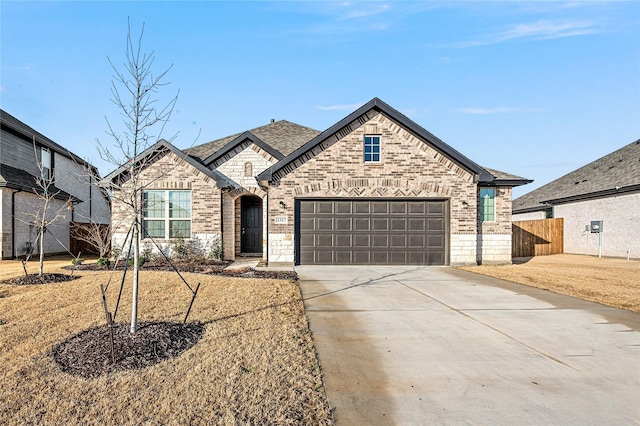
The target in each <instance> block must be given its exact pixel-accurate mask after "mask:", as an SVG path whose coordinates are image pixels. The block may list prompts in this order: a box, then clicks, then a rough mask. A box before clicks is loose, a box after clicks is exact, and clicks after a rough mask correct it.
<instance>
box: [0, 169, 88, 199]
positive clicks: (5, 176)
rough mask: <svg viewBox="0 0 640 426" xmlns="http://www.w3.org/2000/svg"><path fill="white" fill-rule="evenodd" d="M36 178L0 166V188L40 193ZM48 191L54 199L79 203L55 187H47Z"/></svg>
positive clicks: (18, 170) (40, 189) (23, 172)
mask: <svg viewBox="0 0 640 426" xmlns="http://www.w3.org/2000/svg"><path fill="white" fill-rule="evenodd" d="M36 179H37V178H36V177H35V176H34V175H32V174H31V173H27V172H25V171H24V170H20V169H16V168H15V167H12V166H9V165H8V164H0V187H3V186H4V187H7V188H12V189H20V190H22V191H27V192H31V193H33V192H34V191H35V192H37V193H41V192H42V188H40V187H39V186H38V185H37V184H36ZM49 191H50V193H52V194H55V195H54V198H58V199H61V200H69V199H71V200H73V201H74V202H80V201H81V200H79V199H78V198H76V197H74V196H73V195H71V194H69V193H68V192H65V191H63V190H61V189H60V188H58V187H56V186H55V185H51V186H50V187H49Z"/></svg>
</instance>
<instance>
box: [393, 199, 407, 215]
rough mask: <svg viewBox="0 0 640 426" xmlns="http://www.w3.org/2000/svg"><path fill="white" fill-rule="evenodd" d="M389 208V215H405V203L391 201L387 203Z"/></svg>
mask: <svg viewBox="0 0 640 426" xmlns="http://www.w3.org/2000/svg"><path fill="white" fill-rule="evenodd" d="M389 205H390V207H391V214H392V215H395V214H401V215H405V214H407V202H406V201H391V202H390V203H389Z"/></svg>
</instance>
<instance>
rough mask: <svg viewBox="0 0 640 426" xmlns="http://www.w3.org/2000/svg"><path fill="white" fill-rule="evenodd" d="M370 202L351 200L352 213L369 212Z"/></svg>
mask: <svg viewBox="0 0 640 426" xmlns="http://www.w3.org/2000/svg"><path fill="white" fill-rule="evenodd" d="M370 213H371V204H370V203H369V202H368V201H353V214H356V215H358V214H370Z"/></svg>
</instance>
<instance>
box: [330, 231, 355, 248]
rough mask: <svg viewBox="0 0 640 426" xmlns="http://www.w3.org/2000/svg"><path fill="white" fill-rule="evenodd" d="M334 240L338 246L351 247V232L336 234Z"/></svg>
mask: <svg viewBox="0 0 640 426" xmlns="http://www.w3.org/2000/svg"><path fill="white" fill-rule="evenodd" d="M334 240H335V246H336V247H351V235H350V234H336V235H335V238H334Z"/></svg>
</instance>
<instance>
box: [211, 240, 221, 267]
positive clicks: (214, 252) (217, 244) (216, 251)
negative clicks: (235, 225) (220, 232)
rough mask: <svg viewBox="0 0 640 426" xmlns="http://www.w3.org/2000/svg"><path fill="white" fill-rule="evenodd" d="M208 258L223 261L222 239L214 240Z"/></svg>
mask: <svg viewBox="0 0 640 426" xmlns="http://www.w3.org/2000/svg"><path fill="white" fill-rule="evenodd" d="M209 256H210V257H211V258H212V259H214V260H219V261H223V260H224V243H223V242H222V238H218V239H216V241H214V242H213V243H212V244H211V250H210V251H209Z"/></svg>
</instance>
